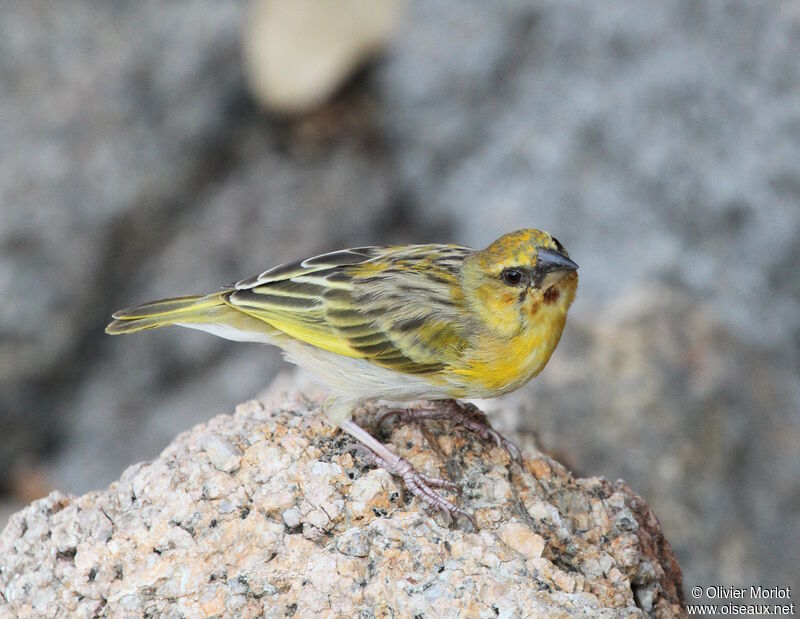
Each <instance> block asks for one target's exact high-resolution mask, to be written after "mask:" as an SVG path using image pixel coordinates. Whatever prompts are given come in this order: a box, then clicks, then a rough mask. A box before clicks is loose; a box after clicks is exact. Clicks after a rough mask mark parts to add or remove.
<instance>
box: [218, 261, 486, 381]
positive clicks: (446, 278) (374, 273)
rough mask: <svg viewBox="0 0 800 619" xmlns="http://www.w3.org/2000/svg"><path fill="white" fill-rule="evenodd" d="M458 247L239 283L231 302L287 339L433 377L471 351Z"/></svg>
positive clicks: (279, 271) (285, 271)
mask: <svg viewBox="0 0 800 619" xmlns="http://www.w3.org/2000/svg"><path fill="white" fill-rule="evenodd" d="M471 251H472V250H470V249H468V248H465V247H460V246H454V245H409V246H396V247H357V248H353V249H347V250H342V251H337V252H331V253H327V254H322V255H320V256H315V257H313V258H308V259H306V260H302V261H298V262H293V263H290V264H286V265H280V266H277V267H274V268H272V269H269V270H268V271H264V272H263V273H261V274H260V275H258V276H256V277H253V278H248V279H244V280H241V281H240V282H238V283H237V284H236V285H235V290H232V291H231V292H230V293H229V294H228V296H227V302H228V303H229V304H230V305H231V306H233V307H235V308H236V309H238V310H241V311H243V312H245V313H247V314H249V315H251V316H253V317H255V318H258V319H260V320H263V321H264V322H267V323H269V324H270V325H272V326H273V327H275V328H276V329H278V330H280V331H282V332H284V333H285V334H287V335H289V336H291V337H293V338H296V339H298V340H301V341H303V342H306V343H308V344H311V345H313V346H316V347H319V348H322V349H324V350H329V351H332V352H335V353H338V354H342V355H345V356H349V357H357V358H364V359H368V360H369V361H371V362H373V363H375V364H378V365H381V366H383V367H387V368H390V369H393V370H395V371H398V372H402V373H407V374H419V375H433V374H436V373H437V372H439V371H441V370H442V369H444V368H445V367H446V365H447V364H448V362H449V361H450V360H454V359H455V358H457V357H458V356H459V355H460V354H461V352H462V351H463V349H464V348H465V347H466V345H467V338H468V335H469V334H468V332H467V331H468V327H467V325H466V324H465V321H464V318H463V316H464V314H463V313H462V310H463V298H462V297H461V293H460V290H461V289H460V285H459V282H458V273H459V270H460V264H461V262H462V261H463V259H464V257H466V255H468V254H469V253H470V252H471Z"/></svg>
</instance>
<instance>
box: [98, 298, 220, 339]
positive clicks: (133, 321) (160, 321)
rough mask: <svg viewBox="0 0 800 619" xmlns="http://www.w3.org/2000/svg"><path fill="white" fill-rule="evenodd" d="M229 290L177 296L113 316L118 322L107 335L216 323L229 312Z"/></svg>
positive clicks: (108, 327)
mask: <svg viewBox="0 0 800 619" xmlns="http://www.w3.org/2000/svg"><path fill="white" fill-rule="evenodd" d="M226 292H227V291H224V290H223V291H220V292H215V293H213V294H209V295H205V296H188V297H173V298H169V299H159V300H158V301H151V302H150V303H144V304H143V305H137V306H136V307H132V308H129V309H124V310H120V311H118V312H115V313H114V314H113V318H114V320H113V321H112V322H111V323H110V324H109V325H108V326H107V327H106V333H108V334H110V335H118V334H120V333H135V332H137V331H144V330H145V329H156V328H158V327H165V326H167V325H173V324H178V323H181V324H192V323H205V322H216V321H217V320H219V317H220V310H226V309H228V306H227V304H226V303H225V299H224V295H225V294H226Z"/></svg>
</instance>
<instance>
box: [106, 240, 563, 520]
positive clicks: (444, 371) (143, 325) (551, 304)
mask: <svg viewBox="0 0 800 619" xmlns="http://www.w3.org/2000/svg"><path fill="white" fill-rule="evenodd" d="M577 269H578V265H577V264H575V263H574V262H573V261H572V260H570V258H569V255H568V254H567V251H566V250H565V249H564V247H563V246H562V245H561V243H559V242H558V241H557V240H556V239H555V238H553V237H552V236H551V235H550V234H548V233H547V232H542V231H539V230H534V229H525V230H518V231H516V232H511V233H509V234H506V235H504V236H502V237H500V238H499V239H497V240H496V241H495V242H493V243H492V244H491V245H489V246H488V247H487V248H486V249H482V250H474V249H470V248H468V247H462V246H460V245H394V246H388V247H375V246H370V247H355V248H352V249H345V250H341V251H335V252H331V253H328V254H322V255H320V256H315V257H313V258H308V259H306V260H302V261H299V262H293V263H290V264H284V265H280V266H276V267H274V268H272V269H269V270H268V271H264V272H263V273H261V274H260V275H258V276H256V277H251V278H248V279H243V280H241V281H240V282H237V283H236V284H235V285H233V286H229V287H225V288H222V289H221V290H219V291H217V292H213V293H211V294H208V295H204V296H187V297H175V298H170V299H162V300H159V301H153V302H151V303H145V304H144V305H140V306H138V307H134V308H131V309H126V310H122V311H119V312H117V313H115V314H114V316H113V317H114V321H113V322H112V323H111V324H109V325H108V327H106V333H110V334H112V335H116V334H119V333H133V332H136V331H142V330H145V329H154V328H156V327H163V326H166V325H173V324H174V325H179V326H182V327H188V328H190V329H199V330H201V331H206V332H208V333H212V334H214V335H217V336H220V337H223V338H227V339H230V340H235V341H239V342H264V343H267V344H273V345H275V346H278V347H280V348H282V349H283V350H284V351H285V355H286V357H287V359H288V360H289V361H291V362H293V363H295V364H297V365H299V366H300V367H303V368H305V369H307V370H309V371H310V372H312V373H313V374H315V375H316V376H317V377H319V378H320V379H322V380H323V382H325V383H326V384H327V385H328V386H329V387H330V388H331V390H332V393H333V395H331V396H330V397H329V398H328V399H327V400H326V402H325V411H326V413H327V415H328V417H329V418H330V420H331V421H332V422H333V423H334V424H336V425H337V426H338V427H340V428H341V429H342V430H344V431H345V432H347V433H349V434H350V435H352V436H353V437H354V438H355V439H357V440H358V441H359V442H360V444H361V446H363V449H364V451H365V452H366V453H367V454H368V455H369V456H370V457H371V459H372V461H373V462H375V463H376V464H378V465H380V466H383V467H384V468H386V469H387V470H388V471H389V472H390V473H392V474H393V475H399V476H400V477H402V479H403V481H404V482H405V484H406V486H407V487H408V488H409V489H410V490H411V491H412V492H413V493H414V494H415V495H416V496H418V497H420V499H421V500H422V501H424V502H426V503H428V504H429V505H431V506H434V507H436V508H439V509H442V510H443V511H446V512H448V513H449V514H450V515H451V516H454V515H463V516H466V517H468V518H469V519H470V520H471V521H472V522H473V524H474V520H473V519H472V516H471V515H470V514H468V513H467V512H465V511H464V510H462V509H460V508H458V507H457V506H456V505H455V504H453V503H452V502H451V501H449V500H448V499H446V498H445V497H444V496H442V495H441V494H439V493H438V492H436V491H435V490H434V488H443V489H450V490H453V489H455V488H456V486H455V485H454V484H452V483H451V482H449V481H446V480H442V479H437V478H432V477H428V476H426V475H423V474H422V473H419V472H417V471H416V470H415V469H414V467H413V466H412V465H411V464H410V463H409V462H408V461H407V460H405V459H403V458H401V457H400V456H398V455H397V454H395V453H393V452H392V451H391V450H389V449H388V448H387V447H386V445H384V444H382V443H381V442H380V441H378V440H377V439H375V438H374V437H373V436H372V435H370V434H369V433H368V432H367V431H366V430H364V429H363V428H361V427H360V426H359V425H357V424H356V423H355V422H354V421H353V420H352V411H353V409H354V408H355V407H356V406H358V405H359V404H361V403H363V402H366V401H370V400H388V401H392V402H410V401H415V400H438V401H440V402H436V403H432V404H429V405H427V406H423V407H422V408H417V409H413V410H404V411H392V412H391V413H389V415H392V414H400V415H401V416H402V417H403V418H404V419H431V418H438V419H441V418H447V419H452V420H454V421H457V422H460V423H462V424H464V425H465V426H466V427H468V428H469V429H471V430H473V431H475V432H478V433H479V434H480V435H481V436H482V437H484V438H492V439H494V440H495V441H497V442H498V444H502V445H505V446H506V448H507V449H509V451H510V452H511V454H512V456H514V457H515V458H519V451H518V449H517V448H516V447H515V446H514V445H513V444H512V443H510V442H509V441H507V440H505V439H504V438H503V437H501V436H500V435H499V434H498V433H497V432H495V431H494V430H493V429H492V428H491V426H489V425H488V423H487V422H486V420H485V418H483V416H482V415H481V414H480V413H478V412H477V409H474V408H470V407H466V406H463V405H461V404H459V403H457V402H456V401H455V399H456V398H488V397H495V396H499V395H501V394H504V393H508V392H510V391H513V390H515V389H518V388H519V387H521V386H523V385H524V384H525V383H527V382H528V381H529V380H531V378H533V377H534V376H536V375H537V374H538V373H539V372H541V371H542V369H543V368H544V366H545V365H546V364H547V362H548V360H549V359H550V355H552V354H553V350H554V349H555V347H556V345H557V344H558V341H559V339H560V338H561V332H562V330H563V329H564V322H565V320H566V317H567V310H568V309H569V307H570V305H571V304H572V301H573V299H574V298H575V292H576V289H577V286H578V274H577Z"/></svg>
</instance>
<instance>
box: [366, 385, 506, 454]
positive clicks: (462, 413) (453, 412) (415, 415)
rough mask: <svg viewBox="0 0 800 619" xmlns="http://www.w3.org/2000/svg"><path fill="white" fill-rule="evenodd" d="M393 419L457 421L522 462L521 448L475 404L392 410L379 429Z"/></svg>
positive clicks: (435, 403)
mask: <svg viewBox="0 0 800 619" xmlns="http://www.w3.org/2000/svg"><path fill="white" fill-rule="evenodd" d="M392 417H398V418H399V419H400V420H402V421H420V420H422V419H449V420H450V421H455V422H456V423H460V424H461V425H462V426H464V427H465V428H467V430H469V431H470V432H474V433H475V434H477V435H478V436H480V437H481V438H482V439H483V440H493V441H494V442H495V443H496V444H497V445H498V446H500V447H504V448H505V450H506V451H507V452H508V453H509V455H510V456H511V458H512V459H513V460H515V461H516V462H522V452H520V450H519V447H517V446H516V445H515V444H514V443H512V442H511V441H510V440H508V439H507V438H506V437H505V436H503V435H502V434H500V433H499V432H498V431H497V430H495V429H494V428H493V427H492V426H491V425H490V424H489V420H488V419H487V418H486V415H485V414H483V413H482V412H481V411H480V410H478V407H477V406H475V405H474V404H461V403H459V402H457V401H456V400H433V402H431V403H430V404H429V405H428V406H425V407H422V408H412V409H396V410H390V411H388V412H386V413H384V414H383V415H381V417H380V418H379V419H378V427H380V426H381V424H383V422H384V421H386V420H387V419H390V418H392Z"/></svg>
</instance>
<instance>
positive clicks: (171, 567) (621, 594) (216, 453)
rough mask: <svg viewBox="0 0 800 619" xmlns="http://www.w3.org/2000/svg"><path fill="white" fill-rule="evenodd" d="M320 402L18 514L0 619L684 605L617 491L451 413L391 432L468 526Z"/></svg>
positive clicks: (470, 612) (188, 444) (623, 491)
mask: <svg viewBox="0 0 800 619" xmlns="http://www.w3.org/2000/svg"><path fill="white" fill-rule="evenodd" d="M320 401H321V400H320V399H319V398H316V397H313V398H312V397H308V396H306V395H301V394H299V393H296V392H295V393H293V394H289V395H284V394H274V395H273V396H272V397H271V399H270V400H269V401H268V402H267V403H266V404H262V403H259V402H257V401H251V402H248V403H246V404H242V405H240V406H239V407H237V409H236V412H235V414H234V415H233V416H229V415H223V416H219V417H216V418H215V419H212V420H211V421H210V422H209V423H208V424H202V425H199V426H197V427H196V428H194V429H193V430H192V431H190V432H186V433H184V434H181V435H180V436H179V437H178V438H177V439H176V440H175V441H174V442H173V443H172V444H171V445H170V446H169V447H168V448H167V449H166V450H164V452H163V453H162V454H161V456H160V457H159V458H157V459H156V460H154V461H152V462H147V463H142V464H138V465H136V466H133V467H131V468H129V469H128V470H127V471H125V473H124V474H123V475H122V477H121V479H120V480H119V481H117V482H114V483H113V484H111V485H110V486H109V487H108V488H107V489H106V490H103V491H99V492H90V493H88V494H85V495H83V496H80V497H75V496H65V495H63V494H61V493H59V492H53V493H51V494H50V495H49V496H48V497H46V498H44V499H41V500H38V501H36V502H34V503H33V504H31V505H30V506H29V507H27V508H25V509H24V510H22V511H20V512H18V513H16V514H14V515H13V516H12V517H11V519H10V522H9V524H8V526H7V527H6V529H5V530H4V531H3V533H2V535H0V614H2V613H3V612H7V613H9V612H10V613H12V614H17V615H20V616H31V615H35V616H48V617H56V616H67V615H68V616H77V617H93V616H98V615H99V616H141V615H149V616H186V617H202V616H210V615H224V616H239V617H255V616H262V615H263V616H269V617H272V616H284V615H291V614H294V615H295V616H301V617H306V616H311V615H319V616H323V617H336V616H356V615H359V614H360V616H370V617H373V616H374V617H389V616H402V617H406V616H413V615H417V616H441V617H452V616H456V615H457V614H458V613H463V614H464V615H465V616H470V617H498V616H500V617H521V616H565V615H568V614H581V615H584V616H585V615H592V616H607V617H619V616H646V615H650V616H658V617H661V616H663V617H668V616H674V615H680V614H681V612H682V593H681V571H680V568H679V566H678V564H677V562H676V560H675V557H674V556H673V554H672V551H671V549H670V546H669V543H668V542H667V541H666V540H665V539H664V537H663V535H662V533H661V528H660V525H659V523H658V520H657V518H656V517H655V515H654V514H653V513H652V511H651V510H650V509H649V508H648V507H647V505H646V504H645V503H644V501H643V500H642V499H641V498H639V497H638V496H637V495H635V494H634V493H633V492H632V491H631V490H630V488H629V487H628V486H627V485H626V484H625V483H624V482H621V481H618V482H614V483H611V482H608V481H606V480H603V479H598V478H591V479H575V478H574V477H573V476H572V475H571V474H570V473H569V471H567V470H566V469H565V468H564V467H563V466H562V465H560V464H559V463H557V462H555V461H554V460H552V459H550V458H548V457H546V456H544V455H542V454H540V453H538V452H536V451H534V450H531V449H529V450H527V451H526V453H525V461H524V466H523V467H520V466H518V465H511V463H510V460H509V458H508V455H507V453H506V452H505V451H504V450H502V449H500V448H497V447H496V446H494V445H489V444H485V443H482V442H480V441H476V440H474V438H473V436H472V435H470V434H469V433H467V432H465V431H464V430H463V429H462V428H460V427H459V426H451V425H450V424H449V423H447V422H429V423H426V424H424V425H419V424H409V425H394V426H392V427H391V428H387V431H388V430H391V433H390V434H389V435H388V436H385V437H384V438H385V439H388V440H389V441H390V442H391V443H392V445H394V446H396V448H397V450H398V451H399V453H401V454H402V455H403V456H405V457H407V458H409V459H410V460H411V461H412V462H413V463H414V464H415V465H416V466H417V467H418V468H419V469H421V470H423V471H425V472H427V473H434V474H440V475H446V476H448V477H450V478H451V479H453V480H455V481H456V482H458V483H459V484H460V485H461V487H462V489H463V491H462V494H461V496H460V498H459V499H458V500H459V501H460V502H461V503H462V504H463V506H464V507H465V508H467V509H469V510H470V511H471V512H472V513H474V515H475V518H476V520H477V522H478V525H479V530H478V531H473V530H471V528H470V526H469V524H468V523H466V522H461V521H459V522H449V521H448V519H447V518H446V517H444V516H443V515H442V514H439V513H431V512H429V511H427V510H426V509H425V508H424V507H423V506H422V505H420V504H419V502H418V501H417V500H416V499H414V500H410V501H409V498H408V496H405V495H404V492H403V488H402V486H401V485H400V484H399V483H398V482H397V481H396V480H395V479H393V478H392V477H391V476H390V475H389V474H388V473H387V472H385V471H383V470H381V469H377V468H373V467H369V466H365V464H364V463H363V462H362V461H360V459H359V458H358V457H357V456H356V457H355V458H354V456H353V455H352V454H351V453H350V452H349V451H348V450H347V449H346V447H347V445H348V443H349V441H348V438H347V437H346V436H345V435H343V434H342V433H340V432H338V431H336V430H334V429H333V428H332V427H330V426H329V425H328V424H327V422H326V420H325V418H324V416H323V415H322V414H321V408H320ZM360 417H361V420H362V421H363V422H364V423H367V424H369V422H370V420H371V419H374V411H372V410H365V411H363V412H362V413H361V415H360Z"/></svg>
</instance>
